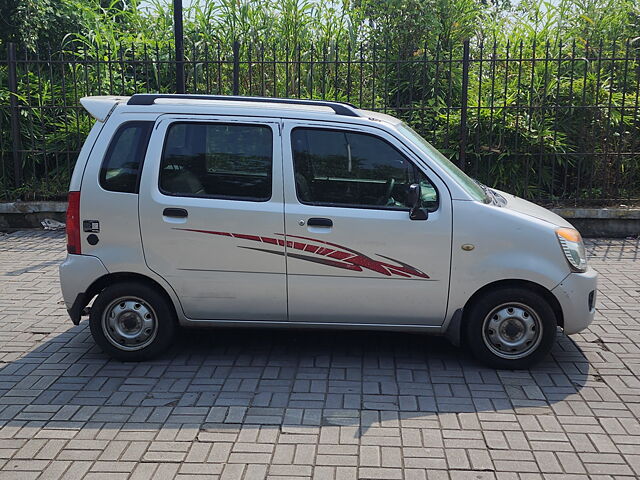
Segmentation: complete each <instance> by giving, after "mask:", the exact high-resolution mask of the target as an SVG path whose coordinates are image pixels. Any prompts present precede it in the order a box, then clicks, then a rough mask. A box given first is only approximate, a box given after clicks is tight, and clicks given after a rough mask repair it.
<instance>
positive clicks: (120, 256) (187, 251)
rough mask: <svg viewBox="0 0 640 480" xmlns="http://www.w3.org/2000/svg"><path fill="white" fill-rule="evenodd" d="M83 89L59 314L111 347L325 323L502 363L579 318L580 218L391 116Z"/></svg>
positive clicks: (538, 353)
mask: <svg viewBox="0 0 640 480" xmlns="http://www.w3.org/2000/svg"><path fill="white" fill-rule="evenodd" d="M81 102H82V104H83V106H84V107H85V108H86V109H87V110H88V111H89V112H90V113H91V115H92V116H93V117H94V118H95V119H96V122H95V125H94V126H93V128H92V130H91V132H90V134H89V136H88V137H87V140H86V142H85V144H84V147H83V148H82V151H81V153H80V156H79V158H78V161H77V164H76V166H75V170H74V172H73V177H72V180H71V186H70V192H69V207H68V212H67V236H68V256H67V258H66V260H65V262H64V263H63V264H62V265H61V267H60V278H61V284H62V291H63V295H64V300H65V303H66V307H67V309H68V311H69V315H70V316H71V319H72V320H73V322H74V323H75V324H78V323H79V321H80V319H81V317H82V316H83V315H89V322H90V327H91V332H92V334H93V336H94V338H95V341H96V342H97V343H98V345H100V347H102V349H103V350H104V351H106V352H108V353H109V354H111V355H112V356H114V357H116V358H119V359H122V360H143V359H148V358H151V357H153V356H155V355H157V354H159V353H160V352H161V351H162V350H164V349H165V348H166V347H167V346H168V345H169V343H170V342H171V340H172V338H173V337H174V333H175V331H176V328H177V326H178V325H182V326H185V327H199V326H211V327H215V326H273V327H285V328H286V327H326V328H353V329H355V328H362V329H388V330H405V331H414V332H425V333H433V334H438V335H444V336H446V337H448V338H449V339H450V340H451V341H452V342H453V343H454V344H456V345H461V346H463V347H464V348H468V349H469V350H470V351H471V352H472V353H473V355H475V357H477V358H478V359H479V360H481V361H482V362H484V363H486V364H488V365H491V366H494V367H497V368H509V369H516V368H526V367H529V366H530V365H532V364H534V363H535V362H537V361H539V360H541V359H542V358H543V357H545V356H546V355H547V353H548V352H549V350H550V349H551V347H552V345H553V343H554V340H555V335H556V331H557V329H558V327H560V328H561V329H563V330H564V332H565V333H566V334H572V333H576V332H579V331H581V330H582V329H584V328H586V327H587V326H588V325H589V324H590V323H591V321H592V320H593V316H594V312H595V296H596V275H597V274H596V272H595V271H594V270H592V269H591V268H589V267H588V266H587V260H586V255H585V249H584V245H583V242H582V239H581V237H580V234H579V233H578V232H577V231H576V230H575V229H574V228H572V226H571V225H570V224H569V223H568V222H567V221H565V220H564V219H562V218H561V217H559V216H557V215H555V214H553V213H551V212H549V211H548V210H545V209H544V208H542V207H539V206H537V205H534V204H532V203H530V202H527V201H525V200H523V199H521V198H518V197H515V196H513V195H510V194H507V193H504V192H500V191H496V190H493V189H490V188H487V187H486V186H484V185H482V184H479V183H477V182H476V181H474V180H472V179H471V178H469V177H468V176H467V175H465V174H464V173H463V172H462V171H461V170H459V169H458V168H457V167H456V166H455V165H453V164H452V163H451V162H450V161H449V160H447V159H446V158H445V157H444V156H443V155H442V154H441V153H439V152H438V151H437V150H436V149H435V148H433V147H432V146H431V145H430V144H429V143H428V142H427V141H426V140H424V139H423V138H422V137H420V135H418V134H417V133H416V132H414V131H413V130H412V129H411V128H410V127H408V126H407V125H406V124H404V123H403V122H402V121H400V120H398V119H396V118H393V117H391V116H388V115H383V114H380V113H375V112H370V111H366V110H359V109H357V108H355V107H354V106H352V105H349V104H344V103H336V102H321V101H304V100H293V99H266V98H253V97H218V96H196V95H151V94H146V95H134V96H132V97H113V96H111V97H87V98H83V99H82V100H81ZM92 301H93V302H92ZM91 302H92V303H91ZM89 304H91V307H88V305H89Z"/></svg>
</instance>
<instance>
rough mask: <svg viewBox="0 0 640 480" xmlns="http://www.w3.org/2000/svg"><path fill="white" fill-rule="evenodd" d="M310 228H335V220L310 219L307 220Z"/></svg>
mask: <svg viewBox="0 0 640 480" xmlns="http://www.w3.org/2000/svg"><path fill="white" fill-rule="evenodd" d="M307 225H308V226H310V227H333V220H331V219H330V218H310V219H309V220H307Z"/></svg>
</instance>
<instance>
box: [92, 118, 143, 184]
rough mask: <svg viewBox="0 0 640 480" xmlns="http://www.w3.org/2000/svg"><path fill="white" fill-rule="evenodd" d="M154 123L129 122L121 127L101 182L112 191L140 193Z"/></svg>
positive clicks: (106, 157)
mask: <svg viewBox="0 0 640 480" xmlns="http://www.w3.org/2000/svg"><path fill="white" fill-rule="evenodd" d="M152 127H153V122H127V123H124V124H122V125H121V126H120V128H118V130H117V131H116V133H115V135H114V136H113V139H112V140H111V143H110V144H109V148H108V149H107V154H106V155H105V157H104V160H103V161H102V166H101V167H100V185H101V186H102V188H104V189H105V190H109V191H111V192H123V193H138V186H139V182H138V178H139V175H140V170H141V166H142V163H143V161H144V156H145V154H146V152H147V145H148V143H149V135H150V134H151V128H152Z"/></svg>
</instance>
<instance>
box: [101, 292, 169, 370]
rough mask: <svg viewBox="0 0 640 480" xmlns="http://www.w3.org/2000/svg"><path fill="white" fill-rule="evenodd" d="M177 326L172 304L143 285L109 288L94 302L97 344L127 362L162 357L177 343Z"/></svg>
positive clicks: (111, 354)
mask: <svg viewBox="0 0 640 480" xmlns="http://www.w3.org/2000/svg"><path fill="white" fill-rule="evenodd" d="M119 300H121V301H119ZM110 312H111V314H110ZM176 325H177V320H176V314H175V310H174V309H173V305H171V303H170V301H169V300H168V299H167V298H166V297H165V296H164V295H162V294H161V293H160V292H158V291H157V290H156V289H155V288H153V287H151V286H149V285H146V284H144V283H139V282H122V283H116V284H113V285H110V286H108V287H107V288H105V289H104V290H103V291H102V292H100V294H99V295H98V298H96V300H95V301H94V302H93V306H92V307H91V311H90V314H89V326H90V328H91V335H93V338H94V340H95V342H96V343H97V344H98V345H99V346H100V348H102V350H103V351H104V352H105V353H107V354H109V355H110V356H112V357H114V358H117V359H118V360H122V361H125V362H138V361H142V360H149V359H152V358H154V357H156V356H158V355H159V354H160V353H162V352H163V351H164V350H166V349H167V347H168V346H169V345H170V344H171V342H172V341H173V338H174V335H175V331H176ZM121 335H122V336H121Z"/></svg>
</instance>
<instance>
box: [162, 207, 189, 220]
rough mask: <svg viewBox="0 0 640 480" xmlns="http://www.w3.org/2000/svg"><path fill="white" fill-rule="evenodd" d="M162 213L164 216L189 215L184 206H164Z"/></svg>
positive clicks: (178, 216) (181, 216)
mask: <svg viewBox="0 0 640 480" xmlns="http://www.w3.org/2000/svg"><path fill="white" fill-rule="evenodd" d="M162 215H163V216H165V217H176V218H186V217H188V216H189V212H187V211H186V210H185V209H184V208H165V209H164V210H163V211H162Z"/></svg>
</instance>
